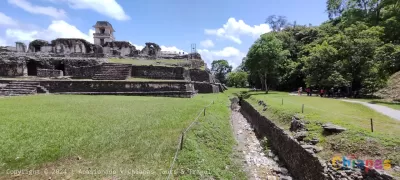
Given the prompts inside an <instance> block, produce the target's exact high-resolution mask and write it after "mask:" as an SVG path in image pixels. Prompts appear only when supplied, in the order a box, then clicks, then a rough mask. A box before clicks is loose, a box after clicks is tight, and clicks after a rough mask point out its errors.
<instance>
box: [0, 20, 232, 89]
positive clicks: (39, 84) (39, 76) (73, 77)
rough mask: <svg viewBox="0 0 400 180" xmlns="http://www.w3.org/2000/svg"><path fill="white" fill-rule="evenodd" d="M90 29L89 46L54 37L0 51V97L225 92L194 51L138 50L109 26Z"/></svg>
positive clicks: (100, 24) (156, 47)
mask: <svg viewBox="0 0 400 180" xmlns="http://www.w3.org/2000/svg"><path fill="white" fill-rule="evenodd" d="M93 27H94V28H95V33H94V34H93V38H94V44H92V43H90V42H88V41H86V40H84V39H77V38H58V39H55V40H52V41H51V42H48V41H45V40H40V39H37V40H34V41H32V42H30V43H29V45H28V46H26V45H25V44H24V43H22V42H16V44H15V47H10V46H7V47H0V96H1V95H21V94H36V93H56V94H90V95H106V94H114V95H151V96H173V97H192V96H193V95H195V94H196V93H217V92H223V91H224V90H225V89H226V87H225V86H223V85H221V84H220V83H218V82H217V80H215V78H214V77H213V76H212V75H211V74H210V72H209V70H207V68H205V69H204V70H202V69H201V67H204V66H206V65H205V63H204V61H203V60H202V59H201V56H200V54H198V53H189V54H185V53H176V52H163V51H162V50H161V48H160V46H159V45H158V44H156V43H150V42H149V43H146V46H145V47H144V48H143V49H142V50H138V49H136V47H135V46H134V45H132V44H131V43H129V42H127V41H116V40H115V37H114V32H115V30H114V29H113V27H112V25H111V24H110V23H109V22H107V21H98V22H97V23H96V24H95V25H94V26H93ZM109 58H129V59H130V60H132V61H135V60H137V59H140V60H149V61H152V60H157V59H179V60H182V61H184V62H185V64H186V65H187V64H189V66H180V65H175V66H151V65H150V66H138V65H132V64H118V63H109ZM135 78H145V79H149V80H140V81H138V80H135ZM152 79H153V80H152ZM154 79H156V80H154ZM166 80H168V81H166Z"/></svg>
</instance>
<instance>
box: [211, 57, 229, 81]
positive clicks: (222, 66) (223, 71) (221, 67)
mask: <svg viewBox="0 0 400 180" xmlns="http://www.w3.org/2000/svg"><path fill="white" fill-rule="evenodd" d="M231 71H232V66H230V65H229V63H228V61H227V60H215V61H213V62H212V64H211V72H212V73H213V74H214V75H215V78H216V79H218V80H219V81H220V82H221V83H223V84H225V83H226V75H227V74H228V73H230V72H231Z"/></svg>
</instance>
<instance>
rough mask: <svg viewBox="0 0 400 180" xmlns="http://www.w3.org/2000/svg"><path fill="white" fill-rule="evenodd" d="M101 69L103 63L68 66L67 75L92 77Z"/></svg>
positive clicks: (79, 77) (78, 77) (74, 77)
mask: <svg viewBox="0 0 400 180" xmlns="http://www.w3.org/2000/svg"><path fill="white" fill-rule="evenodd" d="M100 69H101V65H96V66H80V67H73V66H71V67H66V68H65V76H71V78H73V79H91V78H92V77H93V76H94V75H95V74H96V73H97V72H99V71H100Z"/></svg>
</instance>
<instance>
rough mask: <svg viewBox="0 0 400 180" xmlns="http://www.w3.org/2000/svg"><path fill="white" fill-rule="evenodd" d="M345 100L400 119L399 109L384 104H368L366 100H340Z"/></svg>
mask: <svg viewBox="0 0 400 180" xmlns="http://www.w3.org/2000/svg"><path fill="white" fill-rule="evenodd" d="M342 101H345V102H350V103H359V104H362V105H364V106H367V107H369V108H371V109H373V110H375V111H377V112H379V113H382V114H384V115H386V116H389V117H391V118H393V119H396V120H399V121H400V111H399V110H395V109H392V108H389V107H385V106H381V105H376V104H370V103H367V102H361V101H352V100H342Z"/></svg>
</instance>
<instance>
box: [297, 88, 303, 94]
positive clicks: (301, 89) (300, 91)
mask: <svg viewBox="0 0 400 180" xmlns="http://www.w3.org/2000/svg"><path fill="white" fill-rule="evenodd" d="M302 91H303V88H302V87H299V90H298V93H299V96H301V93H302Z"/></svg>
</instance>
